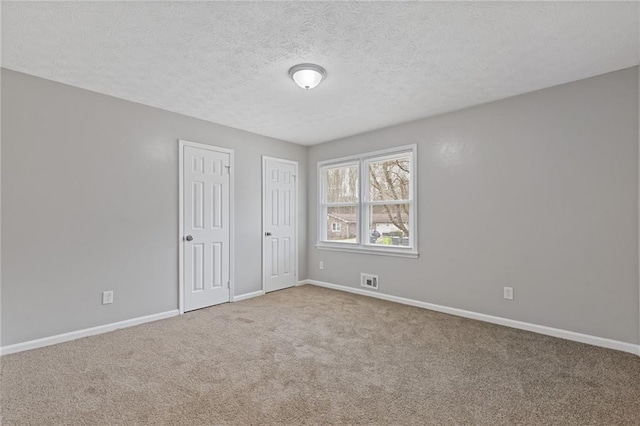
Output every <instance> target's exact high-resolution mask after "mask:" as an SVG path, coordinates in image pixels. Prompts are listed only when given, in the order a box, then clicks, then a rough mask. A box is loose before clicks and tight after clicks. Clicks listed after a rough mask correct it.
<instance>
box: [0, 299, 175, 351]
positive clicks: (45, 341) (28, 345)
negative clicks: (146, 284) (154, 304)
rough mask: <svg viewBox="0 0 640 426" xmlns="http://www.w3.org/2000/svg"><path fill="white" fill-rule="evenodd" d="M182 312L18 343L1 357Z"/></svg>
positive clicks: (145, 317) (135, 319)
mask: <svg viewBox="0 0 640 426" xmlns="http://www.w3.org/2000/svg"><path fill="white" fill-rule="evenodd" d="M179 314H180V311H179V310H177V309H174V310H172V311H167V312H160V313H159V314H153V315H147V316H144V317H138V318H132V319H128V320H124V321H119V322H113V323H111V324H105V325H99V326H97V327H91V328H85V329H84V330H78V331H71V332H69V333H63V334H57V335H55V336H50V337H43V338H41V339H36V340H29V341H27V342H22V343H16V344H14V345H8V346H2V347H0V355H8V354H14V353H16V352H22V351H28V350H30V349H37V348H42V347H45V346H50V345H56V344H58V343H63V342H69V341H71V340H76V339H80V338H82V337H88V336H95V335H96V334H102V333H108V332H110V331H114V330H118V329H120V328H127V327H132V326H134V325H140V324H144V323H147V322H152V321H157V320H161V319H165V318H171V317H174V316H176V315H179Z"/></svg>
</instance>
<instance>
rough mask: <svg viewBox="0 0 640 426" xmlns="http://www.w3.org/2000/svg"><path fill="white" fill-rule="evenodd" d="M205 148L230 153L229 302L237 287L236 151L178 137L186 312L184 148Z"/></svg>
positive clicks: (181, 270)
mask: <svg viewBox="0 0 640 426" xmlns="http://www.w3.org/2000/svg"><path fill="white" fill-rule="evenodd" d="M187 146H190V147H193V148H200V149H205V150H208V151H215V152H221V153H224V154H229V166H230V167H229V302H232V301H233V296H234V287H235V268H234V265H235V256H234V251H235V250H234V249H235V237H234V235H235V226H234V212H233V210H234V204H235V203H234V180H235V179H234V174H235V159H234V151H233V149H229V148H222V147H219V146H214V145H207V144H203V143H198V142H191V141H187V140H184V139H178V309H179V310H180V314H184V201H183V196H184V148H185V147H187Z"/></svg>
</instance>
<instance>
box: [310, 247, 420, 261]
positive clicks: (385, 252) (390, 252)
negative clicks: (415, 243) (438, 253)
mask: <svg viewBox="0 0 640 426" xmlns="http://www.w3.org/2000/svg"><path fill="white" fill-rule="evenodd" d="M316 248H317V249H319V250H329V251H342V252H347V253H359V254H373V255H376V256H391V257H407V258H410V259H417V258H418V256H419V253H418V252H417V251H413V249H410V248H407V249H393V248H376V247H363V246H356V245H354V246H351V247H349V246H347V245H346V244H344V245H343V244H340V245H337V244H325V243H318V244H316Z"/></svg>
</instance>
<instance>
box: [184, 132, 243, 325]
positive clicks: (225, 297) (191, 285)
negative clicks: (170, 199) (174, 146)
mask: <svg viewBox="0 0 640 426" xmlns="http://www.w3.org/2000/svg"><path fill="white" fill-rule="evenodd" d="M192 145H195V144H192ZM181 149H182V150H183V152H182V161H183V163H182V173H183V176H182V206H183V214H182V222H183V227H182V228H183V236H182V237H183V238H182V240H183V241H182V244H183V247H182V249H183V250H182V253H183V263H182V265H183V267H182V271H181V273H182V276H183V289H182V292H183V307H184V311H185V312H186V311H192V310H194V309H200V308H204V307H206V306H211V305H216V304H218V303H224V302H228V301H229V293H230V292H229V286H230V275H229V274H230V272H229V271H230V253H231V252H230V245H229V243H230V230H231V227H230V222H229V219H230V202H231V197H230V166H231V161H230V160H231V158H230V157H231V154H230V153H229V152H223V151H216V150H215V148H214V147H211V148H201V147H196V146H188V145H184V146H183V145H182V143H181Z"/></svg>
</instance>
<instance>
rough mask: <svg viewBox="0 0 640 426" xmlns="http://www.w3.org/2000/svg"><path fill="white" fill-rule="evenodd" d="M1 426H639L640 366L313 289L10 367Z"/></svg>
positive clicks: (617, 356)
mask: <svg viewBox="0 0 640 426" xmlns="http://www.w3.org/2000/svg"><path fill="white" fill-rule="evenodd" d="M1 361H2V366H1V368H2V371H1V380H2V382H1V387H2V389H1V400H0V402H1V404H2V415H3V422H2V424H3V425H19V424H31V425H39V426H41V425H58V424H65V425H74V424H78V425H130V424H131V425H133V424H138V425H165V424H167V425H178V424H180V425H227V424H228V425H269V424H273V425H276V424H277V425H302V424H317V425H325V424H366V425H385V424H395V425H426V424H433V425H451V424H458V425H501V424H527V425H552V424H553V425H618V424H626V425H639V424H640V358H638V357H637V356H634V355H631V354H626V353H622V352H616V351H613V350H608V349H602V348H597V347H592V346H588V345H583V344H580V343H575V342H569V341H565V340H560V339H555V338H552V337H545V336H541V335H537V334H533V333H528V332H524V331H519V330H514V329H510V328H506V327H500V326H496V325H491V324H486V323H482V322H478V321H473V320H467V319H462V318H457V317H454V316H449V315H444V314H440V313H435V312H430V311H427V310H424V309H419V308H413V307H408V306H403V305H398V304H395V303H391V302H385V301H381V300H376V299H373V298H368V297H363V296H357V295H352V294H347V293H342V292H337V291H333V290H328V289H324V288H318V287H313V286H303V287H298V288H294V289H289V290H283V291H279V292H276V293H272V294H268V295H266V296H263V297H259V298H255V299H251V300H247V301H244V302H239V303H234V304H225V305H220V306H217V307H213V308H208V309H203V310H200V311H196V312H192V313H188V314H186V315H183V316H180V317H175V318H171V319H167V320H163V321H157V322H154V323H149V324H145V325H141V326H138V327H132V328H128V329H124V330H119V331H115V332H113V333H108V334H103V335H100V336H95V337H89V338H85V339H81V340H76V341H73V342H69V343H63V344H60V345H56V346H51V347H48V348H43V349H37V350H33V351H29V352H23V353H19V354H14V355H8V356H5V357H3V358H2V360H1Z"/></svg>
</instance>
